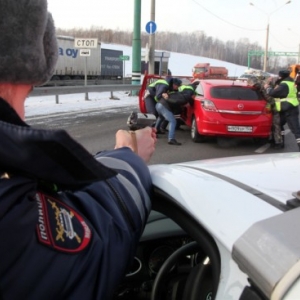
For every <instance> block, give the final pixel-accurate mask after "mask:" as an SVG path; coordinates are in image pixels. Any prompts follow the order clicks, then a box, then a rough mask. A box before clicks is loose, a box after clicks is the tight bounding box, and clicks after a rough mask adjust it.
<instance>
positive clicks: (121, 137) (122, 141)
mask: <svg viewBox="0 0 300 300" xmlns="http://www.w3.org/2000/svg"><path fill="white" fill-rule="evenodd" d="M155 145H156V129H155V128H152V127H146V128H143V129H139V130H136V131H127V130H118V131H117V133H116V146H115V149H117V148H121V147H129V148H131V150H132V151H134V152H136V153H137V154H138V155H139V156H140V157H141V158H142V159H143V160H144V161H145V162H149V160H150V158H151V156H152V154H153V153H154V150H155Z"/></svg>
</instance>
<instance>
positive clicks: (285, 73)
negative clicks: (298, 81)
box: [278, 70, 291, 78]
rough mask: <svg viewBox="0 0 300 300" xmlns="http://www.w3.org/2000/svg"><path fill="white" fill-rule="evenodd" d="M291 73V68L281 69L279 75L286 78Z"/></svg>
mask: <svg viewBox="0 0 300 300" xmlns="http://www.w3.org/2000/svg"><path fill="white" fill-rule="evenodd" d="M290 74H291V71H290V70H280V71H279V72H278V76H279V77H281V78H286V77H289V76H290Z"/></svg>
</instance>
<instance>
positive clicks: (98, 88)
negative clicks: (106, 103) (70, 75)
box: [29, 84, 141, 103]
mask: <svg viewBox="0 0 300 300" xmlns="http://www.w3.org/2000/svg"><path fill="white" fill-rule="evenodd" d="M140 89H141V85H140V84H139V85H133V84H109V85H87V86H55V87H53V86H51V87H36V88H34V89H33V90H32V91H31V93H30V94H29V97H41V96H55V99H56V101H55V102H56V103H59V95H68V94H85V99H86V100H88V93H92V92H99V93H102V92H111V96H112V97H113V92H116V91H130V92H131V91H138V90H140Z"/></svg>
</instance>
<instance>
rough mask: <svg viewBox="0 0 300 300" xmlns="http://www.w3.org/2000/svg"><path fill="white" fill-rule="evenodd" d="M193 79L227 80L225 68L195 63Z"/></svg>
mask: <svg viewBox="0 0 300 300" xmlns="http://www.w3.org/2000/svg"><path fill="white" fill-rule="evenodd" d="M192 73H193V79H204V78H219V79H222V78H224V79H226V78H228V70H227V69H226V68H225V67H214V66H211V65H210V64H209V63H197V64H196V65H195V66H194V67H193V70H192Z"/></svg>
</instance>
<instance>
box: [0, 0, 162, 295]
mask: <svg viewBox="0 0 300 300" xmlns="http://www.w3.org/2000/svg"><path fill="white" fill-rule="evenodd" d="M0 7H1V10H0V18H1V23H0V36H1V38H2V43H1V44H0V62H1V63H0V140H1V147H0V237H1V245H0V257H1V264H0V299H9V300H20V299H30V300H35V299H36V300H38V299H43V300H45V299H49V300H53V299H75V300H76V299H87V300H96V299H99V300H103V299H111V298H112V295H113V293H114V290H115V289H116V287H117V285H118V284H119V283H120V281H121V280H122V278H123V277H124V275H125V274H126V272H127V271H128V268H129V266H130V264H131V262H132V260H133V257H134V254H135V251H136V248H137V244H138V241H139V238H140V236H141V234H142V231H143V229H144V225H145V222H146V219H147V216H148V214H149V212H150V209H151V202H150V194H151V188H152V183H151V178H150V174H149V170H148V167H147V165H146V164H145V162H147V161H148V160H149V159H150V157H151V155H152V153H153V151H154V148H155V142H156V134H155V130H153V129H151V128H149V127H148V128H144V129H142V130H138V131H136V133H135V134H134V133H133V134H132V133H129V132H127V131H124V130H119V131H118V132H117V134H116V146H115V150H112V151H104V152H100V153H98V154H97V155H96V156H95V157H93V156H92V155H91V154H90V153H89V152H88V151H87V150H85V149H84V148H83V147H82V146H81V145H80V144H78V143H77V142H76V141H75V140H73V139H72V138H71V137H70V136H69V135H68V134H67V133H66V132H65V131H63V130H55V131H53V130H52V131H48V130H41V129H34V128H31V127H30V126H29V125H27V124H26V123H25V122H24V102H25V99H26V97H27V95H28V93H29V92H30V91H31V89H32V87H33V86H35V85H40V84H42V83H44V82H46V81H47V80H48V79H49V78H50V77H51V75H52V72H53V70H54V67H55V64H56V61H57V55H58V53H57V52H58V47H57V42H56V36H55V29H54V25H53V20H52V17H51V15H50V14H49V13H48V12H47V2H46V0H40V1H28V0H0ZM134 152H136V153H138V155H137V154H136V153H134Z"/></svg>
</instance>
